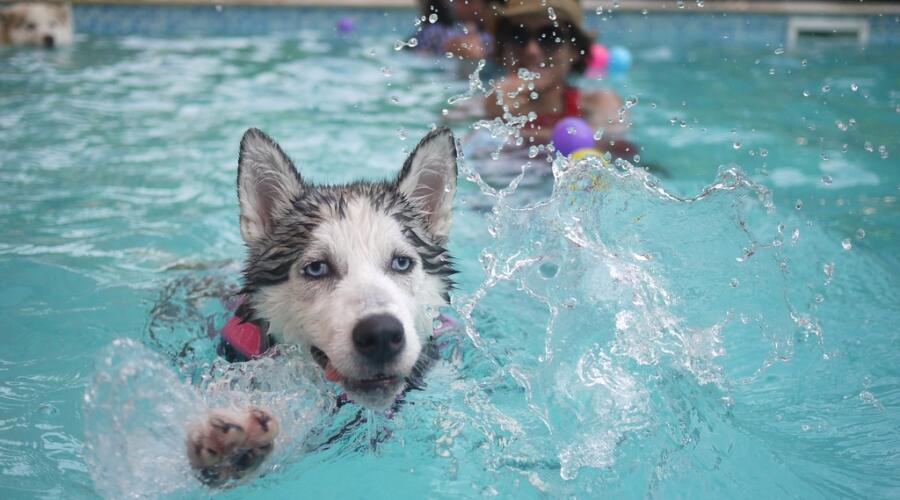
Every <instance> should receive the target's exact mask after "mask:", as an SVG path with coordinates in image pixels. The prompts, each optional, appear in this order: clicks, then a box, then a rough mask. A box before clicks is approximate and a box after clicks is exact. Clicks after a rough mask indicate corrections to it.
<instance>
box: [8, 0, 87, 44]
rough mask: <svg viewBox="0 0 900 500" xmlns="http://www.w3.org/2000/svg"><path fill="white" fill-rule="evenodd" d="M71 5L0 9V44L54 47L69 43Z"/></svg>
mask: <svg viewBox="0 0 900 500" xmlns="http://www.w3.org/2000/svg"><path fill="white" fill-rule="evenodd" d="M72 31H73V30H72V5H71V4H61V3H37V2H35V3H17V4H12V5H9V6H6V7H3V8H0V45H26V46H28V45H30V46H35V47H47V48H53V47H56V46H58V45H67V44H69V43H72Z"/></svg>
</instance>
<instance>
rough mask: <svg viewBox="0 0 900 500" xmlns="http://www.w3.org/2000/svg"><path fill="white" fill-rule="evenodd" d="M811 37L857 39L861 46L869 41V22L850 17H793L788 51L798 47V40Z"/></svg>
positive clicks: (789, 30)
mask: <svg viewBox="0 0 900 500" xmlns="http://www.w3.org/2000/svg"><path fill="white" fill-rule="evenodd" d="M809 36H827V37H839V38H843V39H846V38H855V39H856V42H857V43H858V44H860V45H865V44H866V43H868V41H869V21H868V20H867V19H860V18H849V17H824V16H816V17H811V16H791V17H790V18H789V19H788V26H787V49H788V50H793V49H794V48H795V47H796V46H797V39H798V38H801V37H809Z"/></svg>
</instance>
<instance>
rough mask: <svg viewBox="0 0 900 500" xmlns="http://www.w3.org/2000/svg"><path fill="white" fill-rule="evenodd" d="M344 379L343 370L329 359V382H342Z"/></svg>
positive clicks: (326, 372)
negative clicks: (340, 370) (339, 369)
mask: <svg viewBox="0 0 900 500" xmlns="http://www.w3.org/2000/svg"><path fill="white" fill-rule="evenodd" d="M343 379H344V376H343V375H341V372H339V371H338V370H337V368H335V367H334V365H333V364H331V360H328V363H327V364H326V365H325V380H327V381H329V382H340V381H341V380H343Z"/></svg>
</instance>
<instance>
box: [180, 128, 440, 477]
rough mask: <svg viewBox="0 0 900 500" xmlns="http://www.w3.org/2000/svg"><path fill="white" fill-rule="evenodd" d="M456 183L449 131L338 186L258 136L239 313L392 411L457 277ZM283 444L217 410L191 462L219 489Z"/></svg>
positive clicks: (355, 394) (199, 430) (261, 415)
mask: <svg viewBox="0 0 900 500" xmlns="http://www.w3.org/2000/svg"><path fill="white" fill-rule="evenodd" d="M456 175H457V168H456V142H455V139H454V137H453V134H452V133H451V132H450V130H449V129H447V128H438V129H435V130H433V131H431V132H430V133H428V134H427V135H426V136H425V137H424V138H423V139H422V141H421V142H420V143H419V144H418V145H417V146H416V148H415V149H414V150H413V152H412V153H410V155H409V157H408V158H407V159H406V162H405V163H404V164H403V167H402V168H401V169H400V173H399V175H398V176H397V177H396V178H394V179H392V180H388V181H378V182H362V181H361V182H354V183H351V184H347V185H339V186H332V185H325V186H323V185H314V184H311V183H309V182H307V181H306V180H304V179H303V178H302V177H301V175H300V174H299V173H298V171H297V169H296V168H295V167H294V164H293V162H291V160H290V158H288V157H287V155H285V153H284V152H283V151H282V150H281V148H280V147H279V146H278V144H276V143H275V142H274V141H273V140H272V139H271V138H269V137H268V136H267V135H265V134H264V133H262V132H260V131H259V130H257V129H250V130H248V131H247V132H246V133H245V134H244V137H243V139H242V140H241V150H240V157H239V160H238V179H237V191H238V200H239V204H240V229H241V236H242V237H243V239H244V242H245V243H246V244H247V248H248V256H247V259H246V262H245V265H244V279H243V282H244V283H243V284H244V287H243V290H242V291H241V293H242V295H243V297H244V302H243V304H242V305H241V306H240V307H239V308H238V310H237V312H236V316H237V317H238V318H239V319H240V320H241V321H242V322H245V323H251V324H254V325H259V327H260V328H261V329H262V330H263V331H265V330H267V331H268V337H272V338H273V339H274V342H276V343H288V344H297V345H300V346H301V347H302V350H303V352H305V353H306V354H307V355H308V356H310V358H311V360H314V361H315V362H316V363H317V364H318V365H319V366H320V367H321V369H322V371H323V375H324V378H325V379H326V380H328V381H330V382H333V383H336V384H339V385H340V386H341V388H342V389H343V391H344V392H345V394H346V395H347V397H348V398H349V399H351V400H353V401H355V402H356V403H358V404H360V405H362V406H365V407H367V408H371V409H376V410H380V409H385V408H388V407H390V406H391V405H393V404H394V403H395V402H396V400H397V398H398V397H399V396H400V395H401V394H402V393H403V391H404V390H405V389H406V388H407V386H408V385H410V384H414V383H415V380H416V379H417V378H419V377H421V375H422V373H423V372H424V371H426V369H427V367H428V366H429V365H430V363H431V362H432V361H433V359H434V349H433V347H434V342H433V337H432V335H433V327H434V322H435V320H436V319H437V313H438V309H439V308H440V307H442V306H445V305H447V304H448V302H449V291H450V288H451V286H452V281H451V280H450V276H451V275H452V274H454V272H455V271H454V270H453V267H452V265H451V260H450V256H449V254H448V252H447V248H446V245H447V239H448V236H449V232H450V220H451V207H452V202H453V195H454V193H455V191H456ZM276 359H277V358H276ZM286 389H287V388H286ZM277 434H278V422H277V421H276V419H275V418H274V417H273V416H272V415H270V414H269V413H268V412H266V411H264V410H263V409H258V408H250V409H247V410H245V411H243V412H234V411H215V412H213V413H212V414H211V415H210V416H209V417H208V418H207V420H206V422H204V423H202V424H200V425H199V426H197V427H195V428H194V429H192V430H191V431H190V432H189V435H188V440H187V443H186V445H187V454H188V457H189V459H190V462H191V465H192V466H193V467H194V468H195V470H197V472H198V474H199V476H200V478H201V479H202V480H203V481H204V482H206V483H208V484H211V485H216V484H221V483H223V482H225V481H227V480H228V479H231V478H237V477H241V476H243V475H244V474H246V473H248V472H250V471H252V470H253V469H255V468H256V467H257V466H258V465H259V464H260V463H262V461H263V459H264V458H265V456H266V455H268V454H269V452H270V451H271V450H272V443H273V440H274V439H275V437H276V436H277Z"/></svg>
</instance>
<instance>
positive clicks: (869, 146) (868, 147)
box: [863, 141, 875, 153]
mask: <svg viewBox="0 0 900 500" xmlns="http://www.w3.org/2000/svg"><path fill="white" fill-rule="evenodd" d="M863 149H865V150H866V151H868V152H870V153H871V152H872V151H875V146H872V143H871V142H869V141H866V142H865V144H863Z"/></svg>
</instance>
